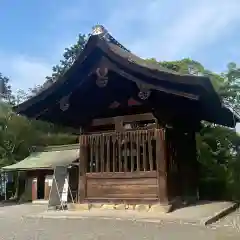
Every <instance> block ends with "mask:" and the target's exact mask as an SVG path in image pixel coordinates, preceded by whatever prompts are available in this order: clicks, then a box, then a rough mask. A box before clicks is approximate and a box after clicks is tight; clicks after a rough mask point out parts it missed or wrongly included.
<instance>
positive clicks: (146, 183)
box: [87, 172, 158, 200]
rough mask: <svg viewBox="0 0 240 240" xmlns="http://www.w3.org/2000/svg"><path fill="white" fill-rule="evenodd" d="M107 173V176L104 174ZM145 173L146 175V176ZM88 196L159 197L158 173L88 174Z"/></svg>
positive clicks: (120, 198)
mask: <svg viewBox="0 0 240 240" xmlns="http://www.w3.org/2000/svg"><path fill="white" fill-rule="evenodd" d="M104 175H105V176H104ZM144 175H145V176H144ZM87 198H88V199H91V198H94V199H99V200H100V199H109V200H110V199H118V200H127V199H141V200H144V199H152V200H154V199H157V198H158V183H157V178H156V174H155V173H154V172H152V173H145V174H144V173H141V174H139V175H138V176H137V174H132V176H131V174H130V173H128V174H125V176H124V174H113V173H112V174H111V175H110V174H107V173H106V174H104V173H101V174H99V176H97V174H88V175H87Z"/></svg>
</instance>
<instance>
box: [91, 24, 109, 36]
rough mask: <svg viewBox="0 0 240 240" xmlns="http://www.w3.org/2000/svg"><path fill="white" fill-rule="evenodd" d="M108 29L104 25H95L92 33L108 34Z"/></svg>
mask: <svg viewBox="0 0 240 240" xmlns="http://www.w3.org/2000/svg"><path fill="white" fill-rule="evenodd" d="M106 33H107V30H106V29H105V28H104V27H103V26H102V25H95V26H94V27H93V29H92V35H101V34H106Z"/></svg>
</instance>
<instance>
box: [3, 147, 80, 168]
mask: <svg viewBox="0 0 240 240" xmlns="http://www.w3.org/2000/svg"><path fill="white" fill-rule="evenodd" d="M78 158H79V144H73V145H62V146H56V147H55V146H54V147H51V146H50V147H47V148H45V149H43V150H42V151H37V152H33V153H31V154H30V155H29V156H28V157H27V158H25V159H24V160H22V161H20V162H18V163H15V164H12V165H10V166H6V167H3V168H2V169H3V170H5V171H14V170H36V169H53V168H55V167H56V166H68V165H70V164H72V163H73V162H74V161H76V160H77V159H78Z"/></svg>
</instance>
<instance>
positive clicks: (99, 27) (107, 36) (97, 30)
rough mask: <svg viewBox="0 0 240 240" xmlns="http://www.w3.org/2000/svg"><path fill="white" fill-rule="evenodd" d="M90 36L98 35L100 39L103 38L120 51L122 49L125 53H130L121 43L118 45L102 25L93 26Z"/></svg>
mask: <svg viewBox="0 0 240 240" xmlns="http://www.w3.org/2000/svg"><path fill="white" fill-rule="evenodd" d="M92 35H100V36H101V37H102V38H104V39H105V40H106V41H108V42H110V43H112V44H115V45H117V46H118V47H120V48H121V49H123V50H124V51H126V52H130V51H129V50H128V49H127V48H125V47H124V46H123V45H122V44H121V43H119V42H118V41H117V40H116V39H115V38H114V37H113V36H112V35H111V34H110V33H109V32H108V30H107V29H106V28H105V27H104V26H103V25H100V24H98V25H95V26H94V27H93V28H92Z"/></svg>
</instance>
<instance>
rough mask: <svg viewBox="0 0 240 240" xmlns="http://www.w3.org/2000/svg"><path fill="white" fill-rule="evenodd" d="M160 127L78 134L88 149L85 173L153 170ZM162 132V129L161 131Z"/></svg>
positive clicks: (81, 142)
mask: <svg viewBox="0 0 240 240" xmlns="http://www.w3.org/2000/svg"><path fill="white" fill-rule="evenodd" d="M159 131H161V130H160V129H158V130H157V129H147V130H128V131H125V132H110V133H100V134H91V135H81V136H80V144H83V145H85V146H86V148H87V155H88V156H87V162H86V165H85V166H86V172H88V173H93V172H140V171H155V170H156V168H157V166H156V135H157V134H156V133H157V132H159ZM162 132H163V131H162Z"/></svg>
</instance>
